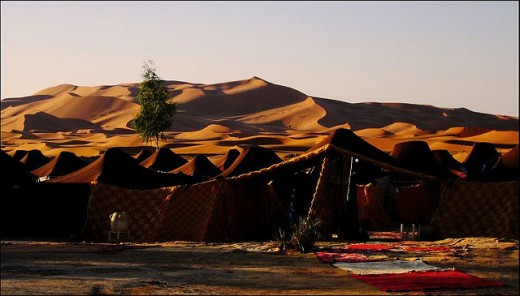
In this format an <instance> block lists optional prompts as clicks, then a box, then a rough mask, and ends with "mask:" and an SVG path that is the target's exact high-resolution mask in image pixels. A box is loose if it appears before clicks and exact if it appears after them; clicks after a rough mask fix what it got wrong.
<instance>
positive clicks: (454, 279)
mask: <svg viewBox="0 0 520 296" xmlns="http://www.w3.org/2000/svg"><path fill="white" fill-rule="evenodd" d="M351 277H353V278H355V279H358V280H361V281H363V282H365V283H367V284H371V285H374V286H376V287H378V288H379V289H380V290H382V291H386V292H404V291H424V290H434V289H471V288H486V287H502V286H504V285H505V284H504V283H503V282H501V281H496V280H487V279H481V278H479V277H476V276H472V275H469V274H466V273H464V272H461V271H458V270H441V271H419V272H407V273H397V274H378V275H373V274H372V275H370V274H364V275H351Z"/></svg>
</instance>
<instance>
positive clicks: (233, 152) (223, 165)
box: [217, 148, 240, 171]
mask: <svg viewBox="0 0 520 296" xmlns="http://www.w3.org/2000/svg"><path fill="white" fill-rule="evenodd" d="M239 155H240V151H238V149H236V148H231V149H229V150H228V152H227V153H226V155H225V156H224V157H223V159H222V160H221V161H220V162H219V163H218V164H217V167H218V168H219V169H220V170H221V171H225V170H227V169H228V168H229V167H230V166H231V165H232V164H233V162H235V160H236V159H237V158H238V156H239Z"/></svg>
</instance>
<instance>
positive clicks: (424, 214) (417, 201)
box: [393, 184, 438, 224]
mask: <svg viewBox="0 0 520 296" xmlns="http://www.w3.org/2000/svg"><path fill="white" fill-rule="evenodd" d="M436 194H438V190H436V186H435V185H434V184H421V185H415V186H403V187H398V188H397V190H396V191H395V192H394V196H393V200H394V209H395V214H396V216H397V219H398V220H399V222H404V223H415V224H429V222H430V221H431V219H432V217H433V214H434V213H435V210H436V209H437V205H436V201H435V199H436V198H435V195H436Z"/></svg>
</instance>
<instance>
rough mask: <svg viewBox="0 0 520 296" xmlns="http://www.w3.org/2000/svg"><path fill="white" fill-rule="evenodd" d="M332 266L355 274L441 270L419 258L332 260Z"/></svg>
mask: <svg viewBox="0 0 520 296" xmlns="http://www.w3.org/2000/svg"><path fill="white" fill-rule="evenodd" d="M332 266H334V267H337V268H341V269H343V270H346V271H349V272H351V273H354V274H356V275H375V274H394V273H406V272H411V271H427V270H442V269H441V268H440V267H436V266H433V265H430V264H427V263H425V262H424V261H423V260H421V259H417V260H413V261H408V260H387V261H373V262H334V263H332Z"/></svg>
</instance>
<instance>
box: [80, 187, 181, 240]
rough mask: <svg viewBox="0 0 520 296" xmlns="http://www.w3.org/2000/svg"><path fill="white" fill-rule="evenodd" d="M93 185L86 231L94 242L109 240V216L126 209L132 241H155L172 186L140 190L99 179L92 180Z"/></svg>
mask: <svg viewBox="0 0 520 296" xmlns="http://www.w3.org/2000/svg"><path fill="white" fill-rule="evenodd" d="M91 187H92V190H91V197H90V201H89V205H88V218H87V219H88V222H87V231H88V233H89V234H90V235H91V236H92V239H93V241H96V242H102V241H107V239H108V231H109V230H110V218H109V216H110V215H111V214H112V213H114V212H126V214H127V216H128V218H129V228H128V229H129V233H130V239H131V241H134V242H145V241H151V240H154V236H155V230H156V229H157V226H158V225H159V224H160V222H161V221H160V218H161V217H162V216H163V213H164V211H165V210H166V205H167V203H168V200H169V198H170V195H171V192H172V188H173V187H164V188H159V189H151V190H137V189H125V188H120V187H116V186H112V185H108V184H103V183H98V182H92V183H91Z"/></svg>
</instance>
